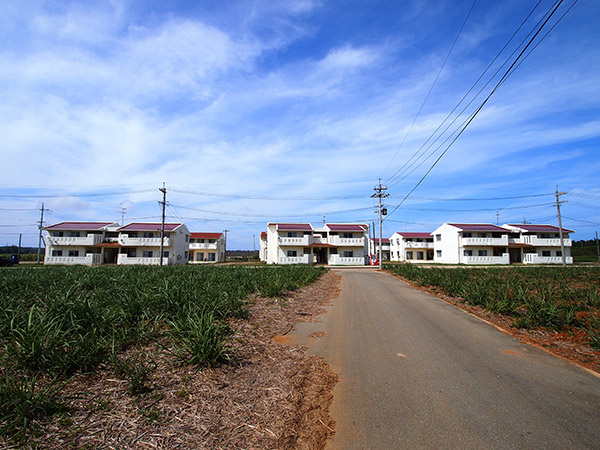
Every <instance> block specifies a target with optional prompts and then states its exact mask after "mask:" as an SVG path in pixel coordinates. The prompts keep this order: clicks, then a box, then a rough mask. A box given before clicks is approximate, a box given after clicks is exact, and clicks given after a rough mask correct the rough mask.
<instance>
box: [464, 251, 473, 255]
mask: <svg viewBox="0 0 600 450" xmlns="http://www.w3.org/2000/svg"><path fill="white" fill-rule="evenodd" d="M463 255H464V256H473V250H464V251H463Z"/></svg>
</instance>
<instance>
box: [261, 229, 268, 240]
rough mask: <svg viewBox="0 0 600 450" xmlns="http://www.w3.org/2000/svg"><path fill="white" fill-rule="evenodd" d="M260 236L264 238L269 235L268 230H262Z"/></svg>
mask: <svg viewBox="0 0 600 450" xmlns="http://www.w3.org/2000/svg"><path fill="white" fill-rule="evenodd" d="M260 237H261V239H262V238H266V237H267V232H266V231H261V233H260Z"/></svg>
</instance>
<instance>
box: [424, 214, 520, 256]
mask: <svg viewBox="0 0 600 450" xmlns="http://www.w3.org/2000/svg"><path fill="white" fill-rule="evenodd" d="M509 233H510V230H508V229H506V228H503V227H499V226H497V225H492V224H488V223H444V224H443V225H441V226H440V227H438V228H437V229H436V230H435V231H434V232H433V233H431V235H432V236H433V248H434V252H435V253H434V261H435V262H436V263H442V264H509V263H510V260H509V254H508V234H509Z"/></svg>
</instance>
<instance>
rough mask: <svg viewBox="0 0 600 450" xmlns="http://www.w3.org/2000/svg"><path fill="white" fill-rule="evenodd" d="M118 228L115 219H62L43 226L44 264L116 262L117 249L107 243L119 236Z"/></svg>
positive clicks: (90, 264) (87, 264)
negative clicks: (59, 221)
mask: <svg viewBox="0 0 600 450" xmlns="http://www.w3.org/2000/svg"><path fill="white" fill-rule="evenodd" d="M118 229H119V224H118V223H116V222H61V223H57V224H55V225H50V226H48V227H45V228H44V230H45V231H46V232H47V235H46V236H45V238H44V243H45V245H46V254H45V255H44V264H82V265H86V266H92V265H99V264H105V263H111V262H114V263H116V254H117V251H116V250H111V248H113V247H110V245H109V244H111V241H112V240H113V239H116V237H117V236H118V234H119V233H118V231H117V230H118ZM117 247H118V245H117ZM113 258H114V259H115V261H113V260H112V259H113Z"/></svg>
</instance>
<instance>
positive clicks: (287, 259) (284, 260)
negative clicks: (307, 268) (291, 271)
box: [278, 255, 312, 264]
mask: <svg viewBox="0 0 600 450" xmlns="http://www.w3.org/2000/svg"><path fill="white" fill-rule="evenodd" d="M311 258H312V255H302V256H280V257H279V262H278V263H279V264H311V262H312V261H311Z"/></svg>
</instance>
